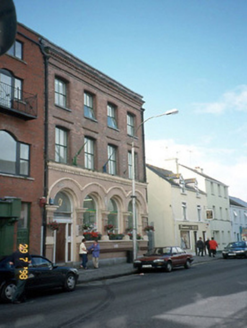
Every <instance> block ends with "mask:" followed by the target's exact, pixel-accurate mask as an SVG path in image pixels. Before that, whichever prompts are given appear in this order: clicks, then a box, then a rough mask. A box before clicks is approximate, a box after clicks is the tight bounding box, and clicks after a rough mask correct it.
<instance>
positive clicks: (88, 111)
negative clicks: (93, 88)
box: [84, 91, 95, 120]
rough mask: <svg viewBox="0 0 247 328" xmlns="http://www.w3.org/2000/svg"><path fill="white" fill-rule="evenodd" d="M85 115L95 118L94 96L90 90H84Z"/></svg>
mask: <svg viewBox="0 0 247 328" xmlns="http://www.w3.org/2000/svg"><path fill="white" fill-rule="evenodd" d="M84 116H85V117H86V118H90V119H92V120H95V112H94V96H93V95H92V94H91V93H89V92H86V91H85V92H84Z"/></svg>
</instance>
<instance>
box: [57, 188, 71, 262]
mask: <svg viewBox="0 0 247 328" xmlns="http://www.w3.org/2000/svg"><path fill="white" fill-rule="evenodd" d="M54 205H56V206H58V208H57V210H56V211H55V212H54V220H56V221H57V222H58V223H59V230H57V231H56V232H55V249H54V259H55V262H56V263H61V262H70V261H72V218H71V215H72V210H71V202H70V199H69V197H68V195H67V194H65V193H64V192H59V193H58V194H57V195H56V197H55V200H54Z"/></svg>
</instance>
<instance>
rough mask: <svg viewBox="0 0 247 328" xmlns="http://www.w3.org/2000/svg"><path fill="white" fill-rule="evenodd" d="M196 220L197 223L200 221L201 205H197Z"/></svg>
mask: <svg viewBox="0 0 247 328" xmlns="http://www.w3.org/2000/svg"><path fill="white" fill-rule="evenodd" d="M197 219H198V221H199V222H201V221H202V207H201V205H197Z"/></svg>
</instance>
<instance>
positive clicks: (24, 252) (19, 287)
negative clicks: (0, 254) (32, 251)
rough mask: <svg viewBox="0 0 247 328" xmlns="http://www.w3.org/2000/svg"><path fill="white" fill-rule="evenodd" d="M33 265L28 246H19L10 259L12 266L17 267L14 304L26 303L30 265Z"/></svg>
mask: <svg viewBox="0 0 247 328" xmlns="http://www.w3.org/2000/svg"><path fill="white" fill-rule="evenodd" d="M29 263H31V257H30V255H29V253H28V245H27V244H19V246H18V250H17V251H15V252H14V253H13V254H12V255H11V258H10V262H9V264H10V265H14V267H15V279H16V290H15V292H14V295H13V297H12V303H13V304H19V303H21V302H25V300H26V296H25V286H26V282H27V279H28V264H29Z"/></svg>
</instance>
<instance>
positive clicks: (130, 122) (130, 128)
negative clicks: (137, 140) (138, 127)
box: [127, 113, 135, 137]
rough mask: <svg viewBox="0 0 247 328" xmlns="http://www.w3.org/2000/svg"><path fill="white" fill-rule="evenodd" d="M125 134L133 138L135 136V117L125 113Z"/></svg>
mask: <svg viewBox="0 0 247 328" xmlns="http://www.w3.org/2000/svg"><path fill="white" fill-rule="evenodd" d="M127 134H128V135H129V136H132V137H134V135H135V116H134V115H132V114H130V113H127Z"/></svg>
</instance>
